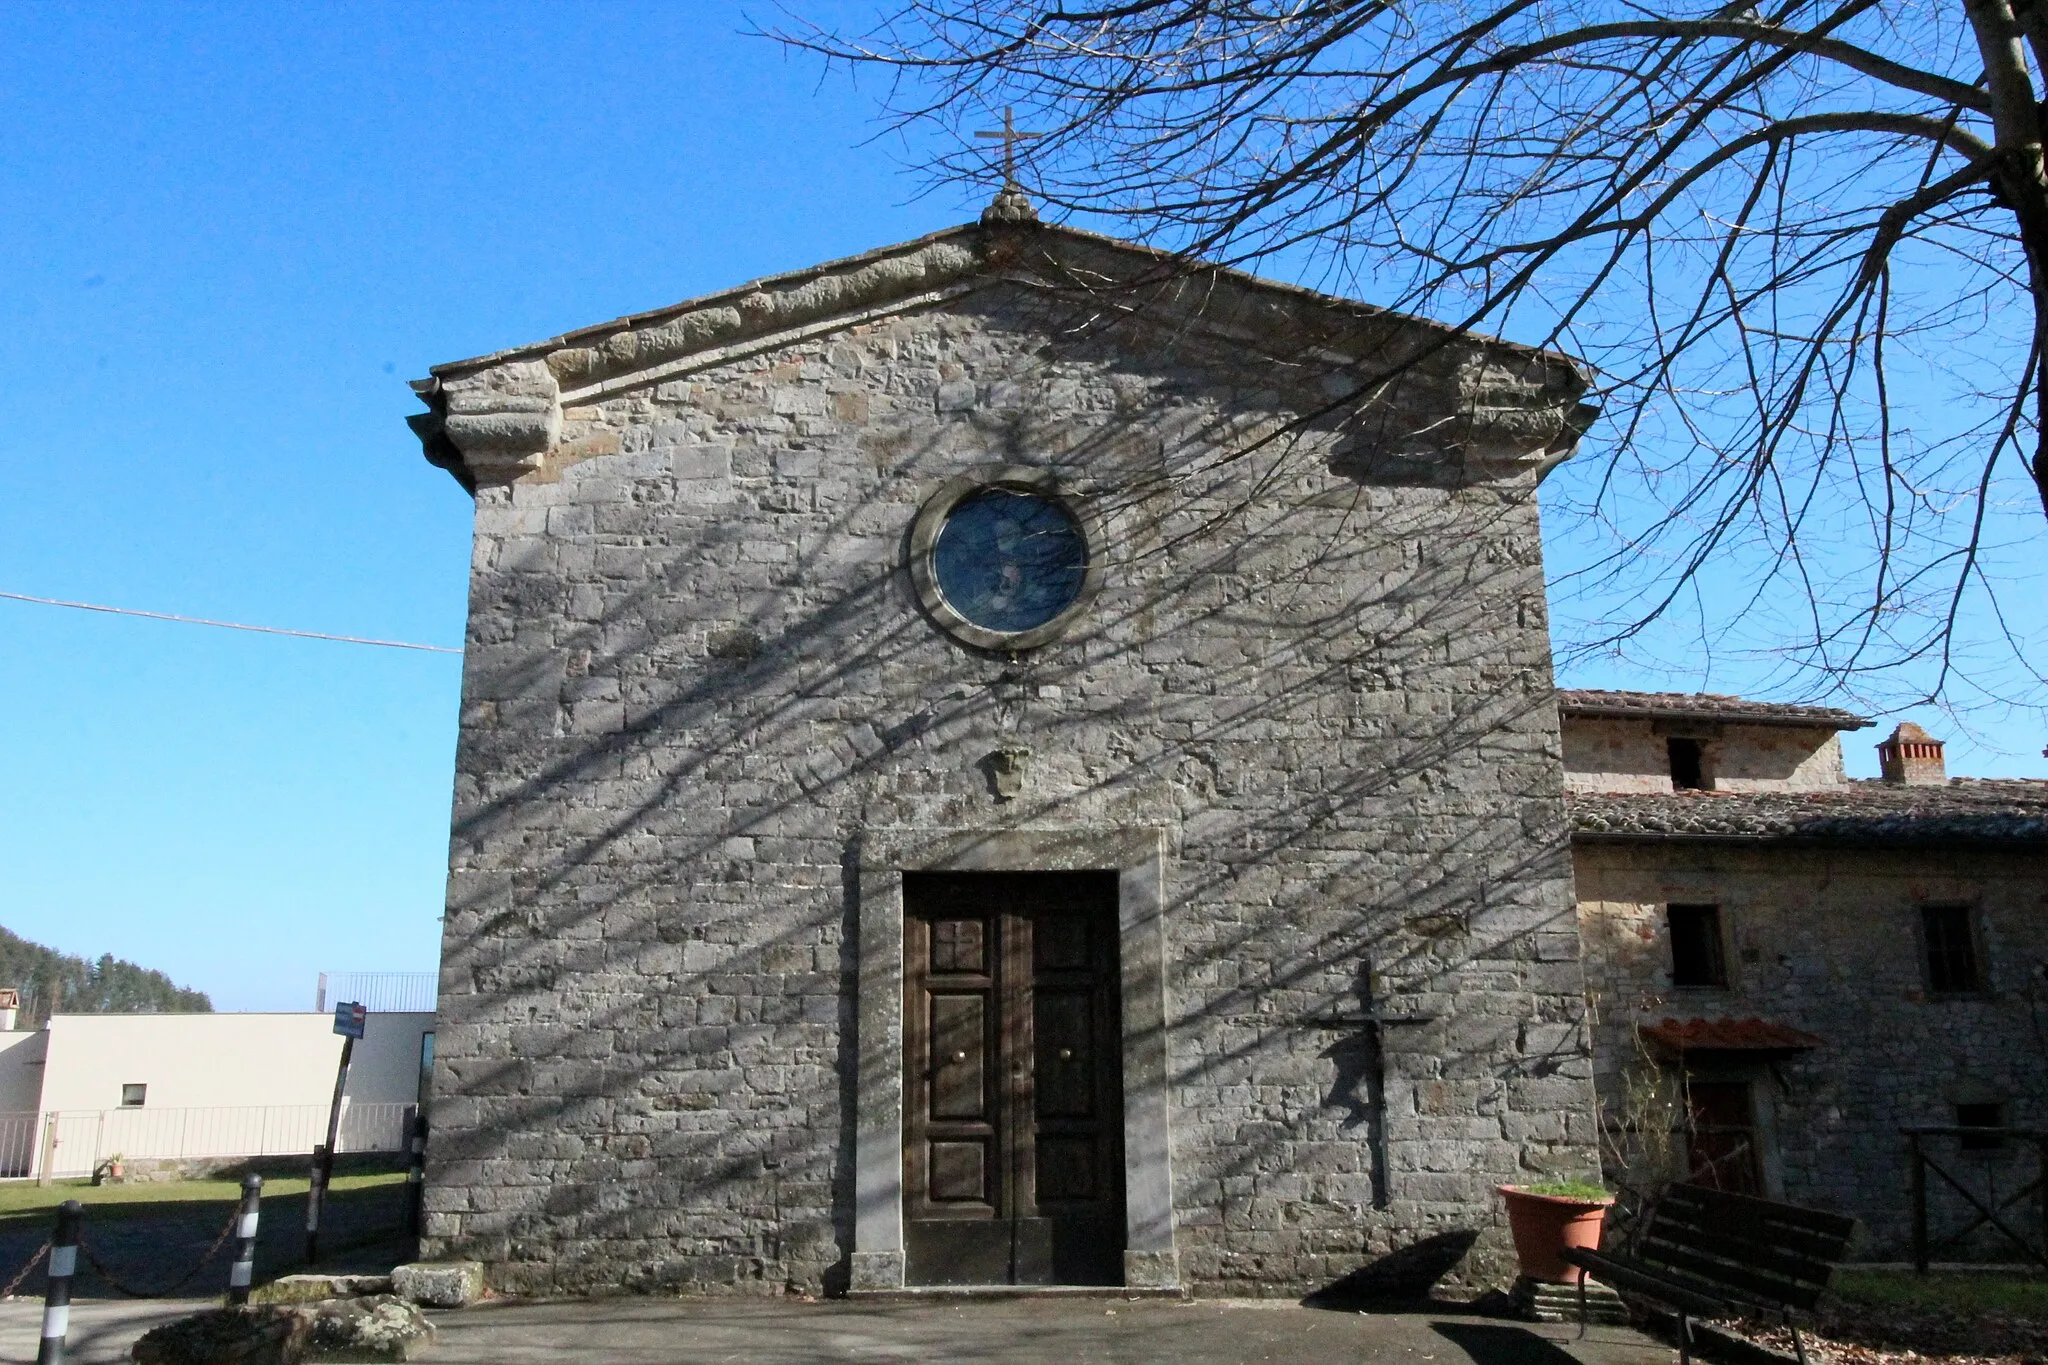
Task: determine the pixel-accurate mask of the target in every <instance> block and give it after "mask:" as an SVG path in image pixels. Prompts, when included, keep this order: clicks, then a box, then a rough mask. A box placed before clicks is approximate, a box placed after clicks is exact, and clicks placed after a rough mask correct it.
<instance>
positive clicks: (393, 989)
mask: <svg viewBox="0 0 2048 1365" xmlns="http://www.w3.org/2000/svg"><path fill="white" fill-rule="evenodd" d="M439 991H440V978H439V977H438V976H437V975H435V974H434V973H433V972H322V973H320V987H319V990H318V992H317V993H316V994H315V996H314V1003H313V1008H314V1009H315V1010H316V1011H318V1012H319V1013H321V1014H325V1013H326V1012H327V1011H328V1010H331V1009H333V1008H334V1007H335V1006H336V1005H338V1004H341V1003H342V1002H343V1001H352V1002H354V1003H355V1004H358V1005H361V1006H362V1007H363V1008H364V1009H366V1010H368V1011H370V1012H371V1013H372V1014H401V1013H418V1014H432V1013H433V1012H434V1001H435V998H436V996H437V995H438V994H439Z"/></svg>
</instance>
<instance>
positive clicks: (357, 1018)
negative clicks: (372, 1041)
mask: <svg viewBox="0 0 2048 1365" xmlns="http://www.w3.org/2000/svg"><path fill="white" fill-rule="evenodd" d="M369 1017H370V1012H369V1011H368V1010H366V1009H364V1008H363V1007H362V1006H361V1005H358V1004H356V1003H355V1002H354V1001H352V1000H351V1001H344V1002H343V1003H342V1004H339V1005H336V1006H335V1007H334V1031H335V1032H336V1033H338V1034H340V1035H341V1036H342V1037H344V1038H360V1037H362V1036H363V1022H364V1021H365V1020H367V1019H368V1018H369Z"/></svg>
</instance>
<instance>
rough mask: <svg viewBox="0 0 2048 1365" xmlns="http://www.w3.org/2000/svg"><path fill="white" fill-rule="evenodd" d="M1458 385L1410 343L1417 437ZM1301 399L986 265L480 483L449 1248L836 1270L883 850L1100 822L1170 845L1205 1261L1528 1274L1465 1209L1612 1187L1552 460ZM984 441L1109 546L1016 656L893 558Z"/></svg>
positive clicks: (1217, 353)
mask: <svg viewBox="0 0 2048 1365" xmlns="http://www.w3.org/2000/svg"><path fill="white" fill-rule="evenodd" d="M1460 367H1463V368H1460ZM1472 373H1473V371H1472V363H1471V361H1470V360H1469V357H1466V356H1463V355H1462V354H1461V353H1457V352H1450V351H1447V352H1445V354H1444V358H1443V360H1442V362H1441V363H1439V364H1436V365H1435V366H1434V368H1433V369H1430V368H1429V367H1425V370H1424V371H1419V372H1418V375H1419V376H1420V378H1418V380H1417V382H1416V384H1415V385H1413V386H1411V388H1410V389H1409V390H1405V391H1404V396H1403V398H1402V401H1403V402H1405V403H1408V404H1410V405H1412V408H1413V411H1411V412H1407V413H1406V414H1405V415H1406V416H1407V417H1408V418H1411V419H1412V421H1411V422H1410V423H1409V425H1411V426H1415V427H1426V426H1427V425H1428V424H1429V422H1430V420H1432V418H1433V414H1435V413H1437V412H1440V411H1441V410H1443V409H1444V408H1445V407H1446V406H1448V405H1454V404H1456V403H1458V402H1459V401H1461V400H1460V399H1459V394H1460V392H1462V391H1463V390H1461V389H1460V387H1459V386H1460V384H1466V385H1468V386H1469V384H1470V383H1471V382H1473V381H1472V380H1471V378H1470V376H1471V374H1472ZM1430 375H1434V376H1435V381H1434V386H1432V382H1425V381H1428V379H1429V376H1430ZM1483 378H1485V381H1486V382H1488V383H1492V384H1494V385H1496V386H1497V387H1511V386H1512V385H1513V384H1514V383H1516V382H1520V381H1519V380H1517V379H1516V377H1515V376H1513V375H1511V374H1506V373H1504V372H1503V373H1491V372H1489V373H1488V374H1487V375H1485V376H1483ZM1319 382H1320V381H1319V380H1318V379H1317V378H1316V377H1314V376H1309V377H1306V378H1299V379H1297V378H1296V377H1294V376H1291V375H1290V374H1289V373H1288V372H1287V370H1286V367H1284V366H1277V365H1275V364H1274V363H1273V362H1272V361H1271V359H1270V357H1268V356H1263V355H1259V354H1255V353H1253V352H1251V351H1249V350H1247V349H1244V348H1242V347H1235V346H1229V345H1224V344H1221V343H1214V342H1205V341H1202V340H1200V339H1199V338H1198V337H1197V336H1195V335H1194V334H1191V333H1185V332H1183V333H1177V334H1176V333H1167V332H1162V333H1158V334H1154V333H1151V332H1146V331H1141V330H1140V329H1138V328H1136V327H1134V326H1130V325H1122V324H1120V325H1117V326H1114V327H1105V326H1104V325H1102V324H1101V323H1100V319H1099V316H1098V317H1095V318H1092V319H1091V317H1090V315H1089V314H1087V313H1086V312H1084V311H1080V310H1076V309H1073V308H1070V307H1069V306H1067V305H1063V304H1060V303H1057V302H1056V301H1050V300H1048V299H1046V298H1045V297H1043V296H1041V295H1038V294H1034V293H1033V292H1032V291H1029V290H1026V289H1022V288H1019V287H1015V286H1009V285H999V286H991V287H988V288H984V289H980V290H978V291H975V292H972V293H969V294H967V295H966V296H965V297H962V298H958V299H955V300H953V301H951V302H947V303H945V304H943V305H940V306H933V307H931V308H929V309H925V310H923V311H913V312H909V313H906V314H902V315H898V316H893V317H886V318H881V319H877V320H870V321H866V322H861V323H858V324H855V325H850V326H848V327H845V328H842V329H839V330H836V331H830V332H828V333H826V334H824V335H819V336H814V337H810V338H808V339H801V340H792V341H788V342H786V343H784V344H779V345H775V346H772V347H768V348H766V349H762V350H758V351H755V352H753V353H744V354H740V355H737V356H735V357H733V358H731V359H729V360H725V361H723V362H721V363H718V364H715V365H709V366H707V367H705V368H701V369H699V370H697V371H695V372H692V373H688V374H686V375H684V376H682V377H672V378H668V379H665V380H662V381H660V382H658V383H656V382H650V383H648V384H646V385H644V386H641V387H637V388H636V387H630V386H628V387H624V388H620V389H617V390H616V391H614V392H612V393H610V394H609V396H604V397H601V398H599V399H595V400H593V401H591V402H589V403H587V404H583V405H578V404H577V403H575V402H574V401H569V400H565V402H566V406H565V408H564V410H563V412H562V413H561V420H560V429H559V433H556V432H555V431H554V429H553V428H552V427H549V428H548V429H547V431H546V432H545V433H544V434H545V437H546V439H548V440H550V441H552V445H551V446H550V447H549V449H548V452H547V454H546V458H545V459H544V460H543V461H540V462H539V464H538V467H537V468H535V469H533V470H532V471H531V472H527V473H524V474H522V475H521V476H520V477H518V478H517V479H516V481H513V482H510V483H500V484H492V483H488V482H487V483H485V484H484V485H483V486H482V487H481V488H480V489H479V490H478V493H477V513H476V542H475V558H474V567H473V578H472V584H471V619H470V626H469V639H468V649H467V658H466V663H465V670H466V671H465V677H464V687H463V712H462V726H461V739H460V746H459V752H458V759H457V768H458V777H457V790H456V801H455V818H454V834H453V842H452V853H451V873H450V882H449V900H448V915H447V919H446V930H445V938H444V944H443V963H442V980H441V1021H440V1032H439V1035H438V1040H437V1058H436V1074H435V1079H434V1085H435V1094H436V1099H435V1115H434V1120H435V1139H434V1145H433V1152H432V1156H431V1161H430V1168H429V1185H428V1194H427V1201H428V1202H427V1207H428V1225H427V1236H426V1246H425V1250H424V1252H423V1254H424V1255H427V1256H430V1257H434V1256H466V1257H475V1258H478V1259H481V1260H483V1261H484V1262H485V1263H486V1264H487V1265H488V1266H489V1267H490V1276H491V1280H492V1282H493V1284H494V1285H495V1286H496V1287H498V1288H499V1289H502V1290H509V1291H515V1292H540V1291H553V1292H581V1291H601V1290H612V1289H620V1288H626V1289H641V1290H663V1291H671V1290H674V1289H677V1288H688V1289H711V1288H728V1289H735V1288H736V1289H766V1290H774V1289H780V1288H783V1287H790V1288H795V1289H802V1290H806V1291H813V1292H814V1291H817V1290H819V1289H820V1288H826V1287H832V1286H834V1285H835V1284H836V1283H838V1282H839V1281H837V1280H836V1279H835V1277H836V1276H841V1275H843V1273H844V1270H843V1267H844V1258H845V1255H846V1251H847V1248H848V1237H849V1229H850V1226H851V1209H850V1198H851V1188H852V1184H851V1181H852V1176H851V1169H850V1163H851V1159H852V1148H851V1142H852V1124H853V1115H854V1109H855V1105H854V1096H853V1091H852V1086H853V1076H854V1070H855V1068H854V1060H855V1057H856V1055H857V1049H858V1048H859V1046H860V1040H859V1039H858V1038H857V1037H855V1036H854V1032H853V1021H854V1017H855V1000H854V991H855V980H854V977H853V971H852V967H853V951H854V945H855V943H856V941H857V920H858V915H859V913H860V911H859V905H858V903H857V896H856V887H857V881H858V879H857V875H856V872H857V867H858V853H857V849H858V846H859V843H860V841H861V840H862V838H863V837H864V835H867V834H870V833H872V832H874V831H879V830H915V829H926V828H932V829H974V828H986V829H1002V828H1021V827H1032V828H1041V827H1055V828H1056V827H1061V826H1066V825H1083V824H1085V825H1087V826H1090V827H1095V828H1102V827H1116V826H1120V825H1131V826H1144V827H1163V828H1165V829H1167V830H1168V831H1169V843H1170V847H1169V850H1168V861H1167V864H1166V869H1165V881H1166V895H1165V902H1166V907H1167V908H1166V929H1165V933H1166V944H1167V949H1166V951H1167V958H1168V978H1167V992H1168V1017H1169V1037H1168V1049H1169V1062H1170V1068H1171V1080H1172V1099H1173V1109H1172V1114H1171V1126H1172V1142H1173V1147H1174V1163H1175V1164H1174V1175H1175V1195H1174V1201H1175V1210H1176V1217H1177V1221H1178V1247H1179V1252H1180V1266H1181V1273H1182V1275H1183V1276H1184V1277H1185V1278H1186V1279H1187V1280H1189V1281H1191V1282H1192V1283H1195V1284H1197V1285H1199V1286H1202V1287H1204V1288H1206V1289H1210V1290H1223V1291H1230V1292H1249V1293H1296V1292H1299V1291H1300V1290H1301V1289H1302V1288H1306V1287H1312V1286H1315V1285H1319V1284H1322V1283H1326V1282H1328V1281H1329V1280H1332V1279H1334V1278H1336V1277H1338V1276H1340V1275H1342V1274H1344V1273H1346V1272H1348V1271H1349V1270H1351V1269H1353V1268H1355V1267H1356V1266H1358V1265H1359V1264H1361V1263H1362V1262H1363V1261H1365V1260H1367V1259H1369V1258H1371V1257H1373V1256H1376V1255H1378V1254H1381V1253H1384V1252H1387V1251H1389V1250H1392V1249H1394V1248H1396V1247H1399V1246H1405V1245H1408V1244H1411V1243H1413V1242H1415V1241H1417V1240H1419V1239H1421V1238H1423V1237H1426V1236H1430V1235H1432V1234H1437V1233H1447V1234H1452V1235H1453V1236H1454V1238H1455V1237H1463V1236H1464V1235H1466V1234H1473V1233H1476V1234H1478V1235H1479V1240H1478V1245H1477V1250H1476V1251H1475V1253H1474V1255H1473V1257H1472V1258H1471V1259H1469V1260H1468V1262H1467V1266H1466V1272H1465V1273H1466V1274H1467V1275H1468V1276H1469V1277H1473V1278H1479V1279H1487V1278H1491V1279H1496V1280H1497V1279H1500V1278H1502V1277H1503V1276H1504V1275H1505V1274H1506V1273H1511V1271H1509V1270H1507V1268H1506V1262H1505V1259H1504V1257H1505V1237H1504V1232H1503V1231H1502V1228H1501V1227H1500V1226H1499V1218H1500V1214H1499V1211H1498V1209H1497V1207H1496V1202H1497V1201H1496V1199H1495V1197H1494V1195H1493V1193H1492V1186H1493V1185H1494V1184H1495V1183H1497V1182H1500V1181H1505V1180H1510V1179H1515V1178H1527V1177H1530V1176H1532V1175H1535V1174H1538V1173H1548V1172H1560V1173H1583V1172H1586V1171H1588V1170H1590V1169H1591V1168H1592V1167H1593V1165H1594V1162H1595V1156H1594V1133H1593V1126H1592V1124H1593V1119H1592V1094H1591V1084H1590V1082H1591V1062H1590V1058H1589V1051H1588V1039H1587V1036H1586V1032H1585V1029H1584V1027H1583V1022H1582V1018H1581V1014H1582V1003H1583V1002H1582V996H1581V976H1580V966H1579V952H1578V937H1577V927H1576V923H1575V919H1574V915H1573V903H1572V895H1571V883H1570V867H1569V862H1568V853H1567V849H1566V844H1565V835H1564V825H1563V814H1562V774H1561V768H1560V759H1559V740H1558V734H1557V728H1556V718H1555V712H1554V708H1553V707H1552V705H1551V701H1550V697H1551V673H1550V659H1549V652H1548V641H1547V637H1546V618H1545V611H1544V598H1543V590H1544V585H1543V579H1542V573H1541V565H1540V553H1539V542H1538V531H1537V523H1536V511H1535V505H1534V499H1533V481H1532V479H1531V476H1530V474H1529V473H1528V471H1527V470H1526V468H1523V469H1521V470H1519V471H1514V470H1511V471H1509V472H1507V473H1504V474H1502V475H1500V476H1499V477H1497V478H1495V477H1476V476H1474V475H1472V474H1470V473H1469V472H1468V470H1467V469H1466V467H1465V466H1463V465H1462V464H1461V463H1460V462H1459V460H1458V459H1457V457H1456V456H1455V454H1451V455H1443V454H1441V453H1440V454H1439V455H1438V456H1434V457H1432V456H1429V455H1428V452H1427V451H1425V450H1423V449H1422V448H1421V447H1419V446H1417V445H1416V444H1415V443H1414V442H1405V443H1404V442H1403V441H1400V440H1396V439H1392V438H1387V439H1366V438H1364V437H1362V436H1361V435H1360V434H1359V431H1358V429H1357V428H1356V427H1353V428H1349V429H1347V428H1344V427H1343V426H1342V424H1340V423H1337V422H1335V421H1330V422H1323V423H1311V424H1309V426H1308V427H1307V428H1305V429H1297V430H1294V431H1292V432H1289V431H1287V427H1288V425H1289V424H1290V423H1291V422H1293V421H1294V419H1295V418H1296V417H1297V416H1298V414H1300V413H1302V412H1306V411H1309V410H1312V409H1314V408H1317V407H1322V406H1327V404H1328V402H1329V395H1330V393H1331V390H1330V389H1329V388H1328V387H1319V386H1318V385H1319ZM536 420H537V419H536ZM1262 438H1264V439H1263V440H1262ZM991 462H995V463H1004V464H1023V465H1032V466H1039V467H1043V468H1047V469H1050V470H1052V471H1054V472H1055V473H1057V474H1058V475H1059V477H1060V478H1061V479H1062V480H1063V481H1064V482H1065V483H1066V484H1067V485H1068V486H1069V487H1072V488H1074V489H1076V490H1077V491H1079V492H1081V493H1083V494H1084V495H1086V496H1088V497H1089V498H1091V499H1092V500H1093V502H1094V504H1095V505H1096V506H1097V507H1098V508H1099V509H1100V512H1101V515H1102V518H1103V523H1104V527H1105V534H1106V544H1105V546H1104V550H1105V553H1106V556H1107V559H1108V567H1107V572H1106V574H1105V578H1104V585H1103V588H1102V590H1101V592H1100V594H1099V596H1098V597H1097V598H1096V599H1095V601H1094V603H1093V604H1092V606H1091V608H1090V610H1089V612H1088V615H1087V617H1086V619H1085V620H1084V621H1083V622H1082V623H1081V624H1080V626H1079V627H1078V628H1076V629H1075V630H1074V631H1073V632H1072V633H1071V634H1069V635H1068V636H1067V637H1065V638H1063V639H1061V640H1060V641H1057V642H1055V643H1053V644H1051V645H1048V646H1045V647H1044V648H1041V649H1038V650H1035V651H1033V652H1031V653H1029V654H1027V655H1023V656H1019V657H1014V658H1013V657H1003V656H998V655H992V654H984V653H979V652H976V651H973V650H970V649H968V648H966V647H964V646H962V645H960V644H958V643H956V642H955V641H953V640H952V639H950V638H949V637H947V636H946V635H944V634H943V633H942V632H940V631H939V630H938V629H936V628H935V627H934V625H933V624H932V623H931V622H930V621H928V620H927V619H925V617H924V616H923V615H922V614H921V613H920V611H919V610H918V607H917V605H916V600H915V597H914V595H913V593H912V591H911V587H910V584H909V581H908V577H907V575H906V573H905V572H904V569H903V564H902V557H903V550H904V545H905V538H906V533H907V531H908V528H909V526H910V524H911V521H912V519H913V518H914V517H915V515H916V512H917V509H918V506H919V504H920V502H921V501H922V500H923V499H924V498H925V497H926V496H928V495H929V494H930V493H931V492H932V491H933V490H934V489H935V488H936V487H938V485H939V484H941V483H942V482H944V481H945V480H946V479H947V478H949V477H951V476H953V475H955V474H958V473H959V472H961V471H962V470H963V469H965V468H968V467H970V466H973V465H977V464H984V463H991ZM999 747H1000V748H1007V749H1012V750H1015V749H1022V750H1027V751H1028V755H1029V756H1028V759H1027V760H1026V761H1025V764H1024V771H1023V774H1022V778H1021V782H1020V784H1019V786H1018V788H1017V789H1016V791H1015V793H1014V795H1013V796H1010V797H1008V798H1007V799H1006V798H1005V797H1004V796H1003V795H1002V793H1000V792H999V791H998V790H997V789H996V787H995V785H994V784H993V782H992V780H991V775H990V772H989V771H988V767H987V764H986V762H985V760H986V758H987V756H988V755H990V754H991V753H992V752H994V751H995V750H997V749H998V748H999ZM1367 1004H1370V1005H1372V1006H1376V1007H1378V1008H1381V1009H1385V1010H1390V1011H1395V1012H1406V1013H1410V1014H1413V1015H1416V1016H1419V1017H1421V1018H1422V1020H1423V1021H1422V1022H1419V1023H1417V1024H1415V1025H1412V1026H1408V1027H1402V1028H1398V1029H1393V1030H1390V1031H1389V1036H1388V1041H1387V1045H1386V1057H1385V1066H1386V1083H1385V1087H1384V1100H1385V1104H1384V1109H1385V1114H1384V1123H1385V1138H1386V1148H1387V1152H1388V1157H1389V1160H1388V1165H1389V1167H1390V1169H1389V1170H1388V1171H1387V1172H1386V1176H1387V1194H1388V1196H1389V1200H1388V1203H1387V1206H1386V1207H1384V1208H1376V1207H1374V1200H1373V1177H1372V1172H1371V1169H1370V1163H1371V1155H1370V1143H1369V1142H1368V1135H1369V1133H1370V1131H1371V1127H1372V1125H1373V1123H1375V1122H1376V1121H1379V1120H1378V1119H1377V1118H1376V1117H1375V1111H1374V1097H1373V1095H1372V1094H1371V1093H1370V1092H1371V1091H1372V1089H1373V1087H1372V1083H1371V1076H1370V1072H1371V1069H1372V1068H1371V1063H1370V1055H1369V1054H1370V1049H1369V1047H1368V1045H1367V1043H1366V1038H1365V1035H1364V1034H1363V1032H1362V1031H1361V1030H1359V1029H1358V1028H1356V1027H1355V1026H1353V1027H1349V1028H1332V1027H1330V1026H1328V1025H1327V1024H1326V1023H1318V1022H1317V1020H1318V1019H1327V1017H1328V1016H1330V1015H1331V1014H1333V1013H1341V1012H1344V1011H1349V1012H1351V1013H1356V1012H1357V1011H1358V1010H1359V1009H1360V1008H1362V1007H1364V1006H1365V1005H1367Z"/></svg>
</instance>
